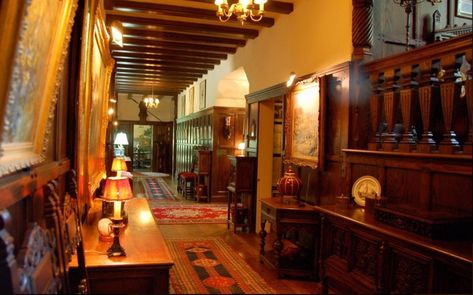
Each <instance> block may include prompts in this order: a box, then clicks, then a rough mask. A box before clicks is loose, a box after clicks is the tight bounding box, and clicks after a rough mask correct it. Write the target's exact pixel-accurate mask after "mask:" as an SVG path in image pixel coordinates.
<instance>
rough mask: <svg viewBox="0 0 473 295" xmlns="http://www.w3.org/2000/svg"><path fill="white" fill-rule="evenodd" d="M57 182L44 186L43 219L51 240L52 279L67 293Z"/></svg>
mask: <svg viewBox="0 0 473 295" xmlns="http://www.w3.org/2000/svg"><path fill="white" fill-rule="evenodd" d="M57 185H58V184H57V182H56V181H51V182H49V183H48V184H47V185H45V186H44V189H43V190H44V217H45V221H46V227H47V230H48V231H49V234H50V237H52V239H51V240H50V241H49V242H50V243H51V248H52V249H53V250H54V252H53V253H51V254H52V255H53V264H54V265H53V267H54V274H53V275H54V277H55V279H56V280H57V281H58V286H61V287H59V288H60V289H62V290H64V291H66V292H67V291H68V290H69V289H68V288H69V284H68V276H67V270H66V257H65V253H66V250H65V247H64V232H65V230H64V221H63V219H62V217H63V215H62V211H61V201H60V198H59V195H58V194H57V192H56V189H57ZM59 281H60V282H59Z"/></svg>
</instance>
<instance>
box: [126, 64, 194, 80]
mask: <svg viewBox="0 0 473 295" xmlns="http://www.w3.org/2000/svg"><path fill="white" fill-rule="evenodd" d="M121 73H126V74H128V75H130V74H132V73H137V74H141V75H153V76H159V77H170V78H174V77H182V78H183V79H195V78H199V77H201V76H202V75H201V74H195V73H183V72H172V71H158V70H153V69H142V68H138V67H137V68H130V67H120V68H117V74H121Z"/></svg>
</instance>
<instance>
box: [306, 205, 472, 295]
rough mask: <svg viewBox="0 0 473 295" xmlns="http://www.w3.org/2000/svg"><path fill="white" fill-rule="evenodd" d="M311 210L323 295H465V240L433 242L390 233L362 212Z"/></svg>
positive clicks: (468, 256) (468, 263) (468, 257)
mask: <svg viewBox="0 0 473 295" xmlns="http://www.w3.org/2000/svg"><path fill="white" fill-rule="evenodd" d="M315 209H316V211H318V212H320V215H321V251H320V253H321V255H320V261H321V263H320V276H321V280H322V282H323V286H324V291H325V293H326V292H327V291H328V289H329V288H330V291H331V292H341V293H363V294H373V293H382V294H385V293H386V294H387V293H400V294H411V293H467V294H471V291H472V289H471V286H472V285H471V283H472V253H471V241H463V242H462V241H458V242H452V241H451V242H446V241H433V240H430V239H427V238H425V237H421V236H419V235H415V234H412V233H408V232H405V231H402V230H399V229H393V228H391V227H389V226H387V225H385V224H382V223H381V222H378V221H376V220H375V218H374V216H373V215H372V214H365V212H364V209H363V208H357V207H347V208H340V207H337V206H333V205H332V206H329V205H327V206H315ZM468 245H469V246H468Z"/></svg>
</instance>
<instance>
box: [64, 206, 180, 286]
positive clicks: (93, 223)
mask: <svg viewBox="0 0 473 295" xmlns="http://www.w3.org/2000/svg"><path fill="white" fill-rule="evenodd" d="M125 210H126V212H127V213H128V226H127V227H126V228H124V229H122V231H121V232H120V244H121V246H122V247H123V248H124V249H125V251H126V254H127V256H121V257H111V258H109V257H108V256H107V254H106V252H107V249H108V248H109V247H110V245H111V243H112V242H102V241H100V240H99V234H98V231H97V222H98V220H99V219H100V218H101V202H100V201H95V202H94V205H93V209H92V210H91V211H92V212H90V213H89V215H88V218H87V221H86V223H85V224H84V225H83V237H84V248H85V260H86V267H87V273H88V277H89V286H90V290H89V292H90V293H115V294H117V293H128V294H129V293H133V294H168V293H169V270H170V268H171V267H172V266H173V265H174V262H173V260H172V258H171V255H170V253H169V250H168V248H167V246H166V243H165V241H164V238H163V236H162V234H161V231H160V230H159V227H158V226H157V225H156V223H155V221H154V218H153V215H152V213H151V211H150V208H149V206H148V203H147V201H146V199H143V198H135V199H132V200H130V201H129V202H127V203H126V205H125ZM72 261H73V262H72V263H71V265H70V268H72V269H73V268H74V267H76V268H77V263H75V261H77V259H76V258H75V257H73V259H72Z"/></svg>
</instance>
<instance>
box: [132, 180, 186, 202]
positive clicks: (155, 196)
mask: <svg viewBox="0 0 473 295" xmlns="http://www.w3.org/2000/svg"><path fill="white" fill-rule="evenodd" d="M140 181H141V183H142V184H143V188H144V190H145V195H146V198H148V199H150V200H163V201H177V200H178V198H177V197H176V195H175V194H174V193H173V192H172V191H171V189H170V188H169V186H168V185H167V183H166V181H164V180H163V179H162V178H159V177H144V178H141V179H140Z"/></svg>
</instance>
